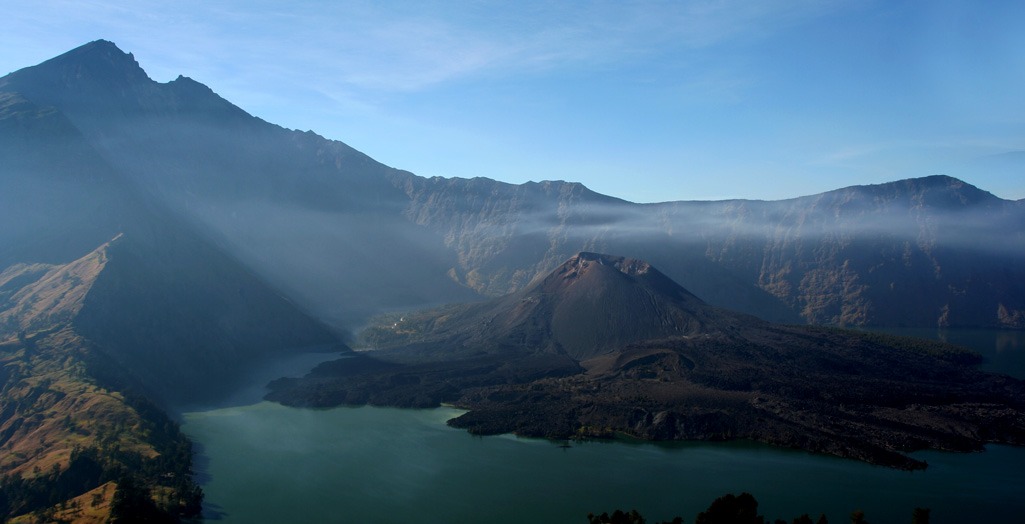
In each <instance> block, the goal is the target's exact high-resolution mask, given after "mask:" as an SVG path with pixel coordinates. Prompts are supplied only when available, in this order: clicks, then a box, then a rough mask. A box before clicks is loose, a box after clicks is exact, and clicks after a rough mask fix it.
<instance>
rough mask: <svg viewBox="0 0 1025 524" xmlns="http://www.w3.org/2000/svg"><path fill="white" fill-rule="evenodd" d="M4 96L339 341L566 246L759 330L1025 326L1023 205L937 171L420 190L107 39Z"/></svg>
mask: <svg viewBox="0 0 1025 524" xmlns="http://www.w3.org/2000/svg"><path fill="white" fill-rule="evenodd" d="M0 91H2V92H8V93H17V96H20V97H23V98H24V99H26V100H30V101H31V102H32V103H34V104H36V105H38V106H39V107H40V108H46V110H47V111H52V112H54V113H55V114H56V115H57V116H56V117H55V118H60V119H62V120H63V121H65V122H66V123H67V126H70V127H73V128H74V129H76V130H77V131H79V132H80V133H81V134H82V136H83V137H84V140H85V142H86V143H87V146H88V147H89V148H90V149H91V150H92V151H94V152H95V154H97V155H99V156H101V157H102V158H103V159H104V160H106V161H107V162H108V163H109V164H111V165H112V166H113V167H115V168H117V169H118V170H119V171H120V172H121V173H123V175H124V176H125V178H126V179H128V180H129V181H130V182H131V183H132V184H133V185H134V186H135V187H136V188H137V189H138V190H139V191H141V192H144V193H146V194H148V195H152V196H155V197H156V199H157V200H159V201H160V202H161V204H163V205H165V206H166V207H167V208H168V209H170V210H171V211H172V212H173V213H174V214H175V215H176V216H177V217H180V218H181V219H182V220H185V221H187V222H189V223H191V224H192V225H193V226H195V227H196V228H197V230H199V231H201V232H202V233H203V235H205V236H206V237H207V238H209V239H210V240H211V241H213V242H214V243H216V244H217V245H218V246H220V247H222V248H223V249H225V250H226V251H227V252H228V253H230V254H231V255H232V256H234V257H236V258H238V259H239V260H240V261H241V262H243V263H244V264H246V265H247V266H248V267H250V268H252V269H253V270H254V271H255V272H256V274H257V275H259V276H260V277H261V278H263V279H266V280H267V281H268V282H270V283H271V284H272V285H274V286H275V287H277V288H278V289H281V290H282V291H284V292H285V293H286V294H287V295H288V296H290V297H291V298H292V299H293V300H295V301H296V302H297V303H298V304H300V305H301V306H302V307H304V308H305V309H306V310H308V311H310V312H311V313H313V314H314V315H315V316H317V317H318V318H320V319H322V320H324V321H326V322H328V323H329V324H331V325H333V326H335V327H338V328H343V329H352V328H355V327H358V326H359V325H361V324H362V323H363V321H364V320H365V319H366V318H367V317H368V316H370V315H372V314H374V313H376V312H377V311H380V310H381V309H386V308H388V309H390V308H409V307H416V306H422V305H428V304H432V303H434V304H436V303H446V302H459V301H465V300H469V299H473V298H475V297H480V296H481V295H483V296H499V295H503V294H505V293H508V292H511V291H515V290H518V289H521V288H523V287H524V286H525V285H526V284H527V283H528V282H530V281H531V280H532V279H533V278H535V277H536V276H538V275H541V274H545V273H547V272H548V271H551V270H552V269H553V268H555V267H556V266H558V265H559V264H561V263H562V262H563V261H564V260H566V259H567V258H569V257H570V256H572V255H574V254H575V253H577V252H580V251H598V252H607V253H618V254H622V255H627V256H631V257H636V258H641V259H644V260H647V261H649V262H650V263H652V264H655V265H657V266H658V267H660V268H662V270H663V271H664V272H665V273H666V275H668V276H669V277H670V278H672V279H674V280H675V281H677V282H679V283H680V284H682V285H683V286H684V287H686V288H687V289H689V290H691V291H692V292H694V293H695V294H696V295H698V296H699V297H702V298H703V299H704V300H706V301H708V302H710V303H712V304H715V305H718V306H722V307H728V308H731V309H735V310H739V311H743V312H747V313H751V314H754V315H757V316H760V317H762V318H765V319H768V320H780V321H787V322H808V323H815V324H838V325H848V326H920V327H935V326H950V327H959V326H985V327H1013V328H1022V327H1025V226H1023V224H1025V202H1021V201H1007V200H1002V199H999V198H997V197H995V196H993V195H992V194H989V193H987V192H985V191H983V190H980V189H978V188H975V187H973V186H971V185H969V184H966V183H964V182H962V181H960V180H957V179H953V178H950V177H945V176H930V177H925V178H917V179H910V180H904V181H899V182H893V183H889V184H882V185H875V186H859V187H851V188H845V189H840V190H836V191H831V192H828V193H824V194H820V195H813V196H806V197H800V198H795V199H791V200H783V201H775V202H763V201H741V200H734V201H719V202H669V203H662V204H632V203H629V202H626V201H623V200H619V199H616V198H612V197H607V196H603V195H599V194H597V193H594V192H592V191H590V190H588V189H587V188H585V187H584V186H582V185H580V184H576V183H569V182H560V181H551V182H540V183H527V184H523V185H511V184H505V183H501V182H496V181H493V180H488V179H484V178H477V179H472V180H465V179H442V178H430V179H426V178H422V177H418V176H415V175H413V174H411V173H408V172H405V171H400V170H396V169H392V168H389V167H387V166H384V165H382V164H380V163H378V162H376V161H374V160H373V159H371V158H369V157H367V156H366V155H363V154H362V153H360V152H358V151H355V150H354V149H352V148H350V147H348V146H346V145H345V144H342V143H341V142H337V141H331V140H327V139H324V138H322V137H320V136H317V135H315V134H313V133H311V132H305V133H304V132H298V131H289V130H286V129H283V128H280V127H278V126H275V125H273V124H269V123H267V122H264V121H262V120H260V119H258V118H255V117H252V116H250V115H248V114H247V113H245V112H244V111H243V110H242V109H240V108H238V107H236V106H234V105H232V104H231V103H229V102H228V101H226V100H224V99H222V98H221V97H219V96H217V95H216V94H215V93H213V92H212V91H211V90H210V89H208V88H207V87H205V86H203V85H202V84H200V83H198V82H196V81H194V80H191V79H189V78H185V77H179V78H178V79H176V80H174V81H171V82H168V83H164V84H161V83H158V82H155V81H153V80H151V79H149V78H148V77H147V75H146V73H145V72H144V71H143V70H142V69H141V68H140V66H139V64H138V63H136V61H135V60H134V58H133V57H132V55H130V54H125V53H123V52H122V51H120V50H119V49H118V48H117V47H116V46H115V45H114V44H112V43H110V42H105V41H96V42H92V43H90V44H87V45H85V46H82V47H80V48H78V49H75V50H73V51H70V52H68V53H66V54H64V55H62V56H59V57H57V58H54V59H52V60H49V61H47V62H44V63H42V64H40V65H38V66H34V67H30V68H26V69H23V70H21V71H17V72H15V73H12V74H10V75H8V76H7V77H4V78H3V79H2V80H0ZM51 131H52V132H56V130H51ZM481 170H482V172H486V171H487V166H481ZM766 183H767V184H771V183H772V181H771V180H766ZM8 258H10V257H8ZM15 261H17V260H15Z"/></svg>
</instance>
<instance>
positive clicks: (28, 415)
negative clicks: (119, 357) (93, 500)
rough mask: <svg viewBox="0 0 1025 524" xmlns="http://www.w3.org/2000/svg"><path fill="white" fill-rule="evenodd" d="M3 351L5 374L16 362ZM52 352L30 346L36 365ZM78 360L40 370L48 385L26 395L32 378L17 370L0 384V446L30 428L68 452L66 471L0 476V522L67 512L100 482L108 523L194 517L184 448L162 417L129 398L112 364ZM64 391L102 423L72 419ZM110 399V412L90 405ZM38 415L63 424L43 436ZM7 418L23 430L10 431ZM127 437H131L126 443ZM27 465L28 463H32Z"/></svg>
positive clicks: (47, 346) (194, 494)
mask: <svg viewBox="0 0 1025 524" xmlns="http://www.w3.org/2000/svg"><path fill="white" fill-rule="evenodd" d="M2 348H3V350H4V353H5V355H6V356H7V359H6V362H7V366H6V368H7V369H11V368H12V367H14V364H15V361H12V360H9V359H10V357H11V356H15V357H17V349H18V348H17V346H16V345H15V344H6V345H3V346H2ZM58 349H62V348H60V347H56V346H55V345H54V342H52V341H49V340H46V339H45V338H44V339H43V340H41V341H39V344H38V345H37V351H40V352H42V353H43V354H42V355H37V357H36V358H37V359H38V358H40V357H42V358H43V359H44V360H46V361H48V362H49V361H50V360H49V359H45V357H46V353H47V352H51V351H56V350H58ZM63 349H67V348H63ZM23 351H24V350H23ZM12 353H13V355H12ZM84 355H85V358H84V359H83V360H79V359H80V358H82V356H83V353H82V352H78V351H73V352H72V353H71V354H68V355H67V357H70V358H66V359H65V360H64V367H62V368H59V369H53V368H50V369H48V370H46V374H47V376H48V377H54V378H47V379H45V380H44V381H43V382H41V383H37V385H35V386H33V387H32V388H31V389H30V390H29V391H28V392H27V394H25V389H24V387H25V386H26V382H28V381H31V379H32V378H33V377H32V376H31V374H29V376H21V372H20V370H23V369H26V368H25V367H18V368H16V369H19V372H16V373H12V374H11V375H13V376H8V377H7V380H6V381H5V382H4V387H3V389H2V393H0V401H2V402H0V404H2V405H4V406H7V409H6V410H5V411H6V415H5V416H4V419H5V420H0V423H3V425H4V426H6V427H7V428H8V429H7V431H5V435H4V438H3V439H2V440H3V442H0V444H10V445H12V446H13V445H14V444H15V442H14V441H12V440H10V439H11V438H12V437H15V438H17V436H18V430H19V429H23V428H24V426H25V425H27V424H34V425H36V426H39V427H40V432H43V433H44V434H45V435H46V436H44V437H42V438H43V439H44V440H45V439H50V440H52V441H53V442H52V443H51V447H58V446H71V449H70V453H69V456H68V459H67V461H66V463H62V462H60V461H58V462H53V463H52V465H51V467H50V468H49V469H47V470H46V471H42V470H41V469H40V468H39V466H34V467H33V469H32V470H31V473H21V472H19V471H18V470H15V472H14V473H11V474H5V475H3V476H0V516H2V517H3V518H5V519H6V518H12V517H15V516H18V515H25V514H36V515H38V516H40V517H42V518H44V519H46V518H51V517H53V514H54V511H55V510H56V509H57V508H60V509H63V510H65V511H69V510H70V509H71V508H69V507H67V504H66V501H68V500H70V499H72V498H74V497H77V496H79V495H82V494H84V493H88V492H90V491H92V490H95V489H97V488H99V487H101V486H102V485H104V484H105V483H107V482H115V483H117V490H116V491H115V497H114V500H113V504H112V505H111V512H112V513H111V517H112V518H114V515H115V514H116V515H119V516H120V517H119V518H120V520H116V519H115V521H118V522H175V521H177V520H178V519H180V518H183V517H192V516H196V515H198V514H199V512H200V510H201V503H202V498H203V494H202V490H201V489H200V488H199V486H198V485H197V484H196V483H195V481H194V480H193V477H192V471H191V464H192V444H191V442H190V441H189V440H188V438H186V437H185V435H183V434H182V433H181V432H180V430H179V428H178V424H177V423H176V422H174V421H173V420H171V419H170V418H169V417H168V416H167V415H166V414H165V412H164V411H163V410H162V409H160V408H159V407H157V406H156V405H155V404H153V402H152V401H150V400H148V399H147V398H146V397H145V396H143V395H141V394H139V393H137V392H136V390H135V389H134V388H133V386H132V385H131V384H130V383H129V382H128V381H127V380H125V378H124V377H125V376H126V375H125V373H124V370H123V369H120V368H119V366H118V365H117V364H116V363H114V362H113V361H112V360H110V359H109V358H105V357H103V356H102V355H100V354H96V353H92V354H88V353H84ZM21 358H22V362H24V361H25V360H28V362H27V364H28V366H30V367H29V368H28V369H31V366H33V365H35V364H34V363H33V361H37V360H36V359H33V358H27V359H26V358H25V354H24V353H22V357H21ZM79 364H85V367H86V368H87V369H88V370H89V372H90V374H89V375H87V376H82V375H77V376H76V373H74V371H73V370H74V368H75V367H76V366H77V365H79ZM86 377H89V378H86ZM105 378H107V379H112V380H109V381H108V380H104V379H105ZM69 390H74V391H76V393H75V395H76V396H77V397H78V398H77V401H78V402H81V403H82V405H90V406H94V407H91V408H89V411H93V412H96V413H98V414H99V413H102V414H103V417H104V419H105V421H106V422H107V423H106V424H95V423H93V421H91V420H86V419H82V418H80V415H79V414H77V413H70V412H66V411H65V410H67V409H68V407H67V405H65V404H62V403H61V401H63V400H65V399H67V398H68V394H67V393H66V392H67V391H69ZM112 395H117V397H118V398H119V399H120V402H118V403H117V404H116V405H113V406H103V405H96V404H93V403H91V402H90V398H91V397H95V396H107V397H110V396H112ZM40 411H43V412H46V411H50V412H56V413H58V415H52V417H54V418H57V417H63V421H62V422H61V423H60V424H59V426H58V427H55V428H47V427H46V426H45V425H41V424H40V421H39V418H38V415H34V414H35V413H40ZM61 413H63V414H61ZM9 417H10V418H9ZM11 418H13V419H14V420H17V421H24V422H20V423H18V422H15V423H11V422H12V420H11ZM129 426H131V427H132V429H128V427H129ZM128 434H132V435H136V436H137V437H132V438H126V436H127V435H128ZM138 439H141V441H140V440H138ZM140 444H141V446H140ZM9 449H12V450H13V449H20V448H14V447H9ZM41 449H43V450H45V449H46V448H45V447H44V448H41ZM28 459H29V461H31V460H32V457H28ZM30 463H31V462H28V463H26V464H30Z"/></svg>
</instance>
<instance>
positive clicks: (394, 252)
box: [0, 40, 475, 327]
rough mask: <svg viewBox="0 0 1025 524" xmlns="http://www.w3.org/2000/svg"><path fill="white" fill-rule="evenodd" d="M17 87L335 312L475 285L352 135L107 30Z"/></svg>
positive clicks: (360, 313)
mask: <svg viewBox="0 0 1025 524" xmlns="http://www.w3.org/2000/svg"><path fill="white" fill-rule="evenodd" d="M5 86H6V87H5ZM4 89H10V90H14V91H18V92H20V93H22V94H23V95H24V96H25V97H26V98H29V99H31V100H32V101H33V102H36V103H38V104H41V105H45V106H54V107H57V108H59V109H60V110H61V112H62V113H63V114H65V115H67V117H68V119H69V120H70V121H71V122H73V123H74V125H75V126H76V127H77V128H78V129H81V130H82V132H83V133H84V135H85V136H86V137H87V138H88V140H89V141H90V143H91V144H93V145H94V146H95V147H96V149H97V150H98V151H99V152H100V153H101V154H102V155H103V156H104V158H105V159H106V160H107V161H108V162H109V163H110V164H112V165H113V166H115V167H117V168H118V169H119V170H120V171H121V172H123V173H124V174H125V175H126V176H127V177H128V178H129V179H130V180H132V181H133V183H134V184H135V185H137V186H138V187H140V188H142V189H143V190H144V191H145V192H147V193H152V194H154V195H157V196H158V197H159V198H160V199H161V200H162V202H163V203H164V204H165V205H167V206H168V208H169V209H171V210H173V211H175V212H176V213H177V214H178V215H179V216H181V217H184V218H185V219H186V220H188V221H189V222H191V223H192V225H194V226H196V227H197V229H198V230H199V231H201V232H202V233H203V234H204V235H206V236H207V237H209V238H211V239H212V240H214V241H215V242H217V243H218V244H219V245H220V246H222V247H227V248H229V249H230V250H231V252H232V254H233V256H235V257H238V258H239V259H240V260H241V261H242V262H243V263H245V264H246V265H247V266H249V267H252V268H254V269H255V270H256V271H258V272H259V273H260V275H261V277H262V278H265V279H267V280H268V281H270V282H271V283H272V284H273V285H275V286H276V287H278V288H280V289H282V290H284V291H285V292H286V293H288V295H289V296H290V297H292V298H294V299H295V300H297V301H299V302H300V303H301V304H302V305H303V306H304V307H306V308H307V309H309V310H312V311H315V312H317V313H318V314H319V316H320V317H321V318H323V319H326V320H328V321H331V322H333V323H334V324H336V325H342V326H343V327H349V325H350V324H353V323H356V322H358V321H359V319H361V318H365V317H366V316H367V315H368V314H373V313H376V312H377V311H378V310H379V309H380V308H387V307H396V306H406V307H408V306H409V305H411V304H417V305H423V304H429V303H437V302H451V301H457V300H466V299H470V298H474V297H475V294H474V293H473V292H472V291H469V290H468V289H466V288H464V287H462V286H460V285H458V284H456V283H455V282H453V281H452V280H451V279H449V278H448V277H447V276H446V272H447V271H448V270H449V269H450V268H451V267H452V266H453V265H454V259H453V257H452V254H451V252H449V251H448V250H447V249H445V248H444V246H443V245H442V242H441V239H440V238H439V237H437V236H436V235H434V234H432V233H430V232H428V231H426V230H424V229H423V228H418V227H416V226H414V225H412V224H410V223H409V221H408V220H406V219H405V218H404V217H402V216H401V212H400V211H401V209H402V208H403V207H404V205H405V197H404V195H403V194H402V193H401V192H400V191H399V190H397V189H396V188H394V187H393V186H392V185H391V184H390V183H389V182H388V179H387V174H388V173H390V172H392V171H394V170H392V169H391V168H388V167H386V166H384V165H382V164H379V163H377V162H375V161H374V160H372V159H370V158H369V157H367V156H366V155H363V154H362V153H360V152H358V151H356V150H354V149H352V148H351V147H348V146H346V145H345V144H342V143H340V142H333V141H328V140H325V139H323V138H322V137H319V136H317V135H315V134H314V133H312V132H306V133H303V132H298V131H291V130H286V129H283V128H280V127H278V126H275V125H272V124H269V123H267V122H264V121H262V120H260V119H258V118H255V117H253V116H251V115H249V114H247V113H245V112H244V111H243V110H241V109H239V108H238V107H236V106H234V105H232V104H231V103H230V102H228V101H226V100H224V99H222V98H221V97H219V96H217V95H216V94H215V93H214V92H213V91H211V90H210V89H209V88H208V87H206V86H204V85H202V84H200V83H198V82H195V81H193V80H191V79H188V78H184V77H179V78H178V79H175V80H173V81H171V82H167V83H158V82H155V81H153V80H151V79H150V78H149V77H148V76H147V75H146V73H145V72H144V71H143V70H142V69H141V68H140V67H139V64H138V63H137V62H136V61H135V59H134V57H132V55H130V54H126V53H123V52H122V51H121V50H119V49H118V48H117V47H116V46H114V44H112V43H110V42H105V41H102V40H101V41H96V42H92V43H90V44H86V45H84V46H82V47H80V48H77V49H75V50H72V51H70V52H68V53H66V54H64V55H61V56H59V57H57V58H54V59H52V60H49V61H47V62H44V63H42V64H39V65H37V66H34V67H30V68H26V69H23V70H20V71H17V72H15V73H12V74H10V75H8V76H7V77H4V78H3V79H0V91H2V90H4Z"/></svg>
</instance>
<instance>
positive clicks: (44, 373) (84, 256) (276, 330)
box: [0, 68, 337, 520]
mask: <svg viewBox="0 0 1025 524" xmlns="http://www.w3.org/2000/svg"><path fill="white" fill-rule="evenodd" d="M88 72H89V70H88V68H85V69H83V70H82V71H81V72H80V73H74V72H71V73H68V78H71V79H74V78H78V76H76V75H79V74H81V75H84V74H87V73H88ZM73 73H74V74H73ZM129 80H131V77H129ZM57 85H61V84H57ZM10 87H11V86H10V85H8V84H4V87H2V88H0V158H2V159H3V161H2V162H0V187H2V188H3V190H2V191H0V224H2V227H0V447H2V448H3V451H2V452H0V456H2V457H3V458H2V459H0V492H2V495H0V520H6V519H7V518H9V517H14V516H17V515H19V514H22V513H28V512H31V511H39V510H44V509H46V508H49V507H51V506H53V505H54V504H56V503H57V502H60V501H65V500H69V499H72V498H75V497H79V496H83V497H86V498H89V497H92V496H93V495H96V496H98V497H100V498H101V499H102V498H103V497H106V499H105V502H104V505H103V508H107V509H109V506H110V504H111V497H112V493H113V491H114V490H113V488H112V487H111V486H110V485H108V484H107V483H108V481H111V480H118V481H121V480H123V479H122V478H121V477H124V476H125V475H126V473H125V472H130V475H131V476H132V477H133V478H134V480H135V481H136V482H140V483H143V485H145V486H147V489H155V490H158V491H160V492H161V493H166V494H167V496H166V497H164V496H163V495H162V498H161V500H160V501H158V505H159V507H156V506H153V507H152V510H153V512H160V513H164V514H165V516H168V515H170V516H188V515H192V514H195V512H197V511H198V510H199V500H200V499H201V494H200V492H199V491H198V490H197V488H196V486H195V484H194V483H193V482H192V480H191V471H190V464H191V460H192V452H191V448H190V444H189V442H188V440H187V439H186V438H185V437H184V436H183V435H182V434H181V433H180V432H179V431H178V428H177V425H176V424H175V423H174V422H173V421H171V420H169V419H168V417H167V415H165V414H164V413H163V411H162V410H161V408H160V407H158V405H159V404H163V405H167V404H176V405H180V403H184V402H200V401H209V400H210V399H215V398H220V397H221V396H222V395H224V394H226V393H228V392H230V391H232V390H233V389H234V388H235V387H236V386H237V385H236V384H235V381H237V380H239V379H240V377H241V376H242V375H243V374H244V371H245V369H246V368H247V367H248V366H250V365H253V364H255V363H257V362H258V361H260V360H261V359H263V358H265V357H269V356H272V355H276V354H281V353H283V352H289V351H295V350H296V349H297V348H300V347H304V346H306V347H308V346H311V345H326V344H336V343H337V342H336V341H337V339H336V336H335V334H333V333H332V332H331V331H330V330H328V329H327V328H326V327H325V326H323V325H322V324H321V323H319V322H318V321H316V320H314V319H313V318H311V317H309V316H307V315H306V314H305V313H304V312H303V311H301V310H300V309H299V308H297V307H296V306H295V305H294V304H293V303H291V302H290V301H289V300H287V299H286V298H284V297H283V296H281V294H279V292H277V291H276V290H274V289H273V288H271V287H270V286H268V285H267V284H266V283H265V282H264V281H263V280H262V279H261V278H259V277H257V276H256V275H254V274H253V273H252V272H251V271H250V270H249V269H247V268H246V267H244V266H243V265H241V264H240V263H239V262H238V260H237V259H235V258H234V257H232V256H230V255H227V254H226V253H225V252H224V251H222V250H221V249H219V248H218V247H216V246H215V245H214V244H212V243H211V242H210V241H209V240H207V239H206V238H205V237H204V236H203V235H200V234H198V233H197V231H196V228H195V226H194V225H193V224H190V223H189V222H188V221H187V220H186V219H183V218H182V217H181V216H179V215H176V214H175V213H173V212H171V211H169V210H168V209H167V207H166V204H164V203H162V202H160V201H159V200H158V199H154V198H153V197H152V195H151V194H149V193H147V192H146V190H144V189H143V188H141V187H140V186H139V185H137V184H135V183H134V181H132V180H131V179H129V178H127V177H125V176H124V174H123V172H121V171H120V170H119V169H117V168H116V167H114V166H112V165H111V163H110V162H109V161H108V160H107V159H106V158H105V157H104V156H103V155H102V154H101V153H100V152H98V150H97V149H96V147H95V145H94V143H92V142H90V141H89V140H88V139H87V138H86V137H85V136H84V134H83V133H81V132H80V130H79V129H78V127H77V126H76V124H75V123H74V122H73V121H72V120H71V119H70V118H68V117H67V116H66V115H65V114H63V113H62V112H61V111H60V110H58V109H56V108H54V107H49V106H42V105H39V104H38V103H36V102H34V101H32V100H29V99H28V98H26V97H24V96H22V95H21V94H20V93H18V92H11V91H5V89H9V88H10ZM107 109H109V107H108V108H107ZM96 511H100V512H102V511H105V510H104V509H102V508H101V509H97V510H96ZM101 516H102V515H101ZM68 518H69V519H71V517H68Z"/></svg>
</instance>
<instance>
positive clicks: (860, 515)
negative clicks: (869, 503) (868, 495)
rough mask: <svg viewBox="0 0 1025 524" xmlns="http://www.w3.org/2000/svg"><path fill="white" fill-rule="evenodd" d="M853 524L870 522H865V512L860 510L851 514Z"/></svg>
mask: <svg viewBox="0 0 1025 524" xmlns="http://www.w3.org/2000/svg"><path fill="white" fill-rule="evenodd" d="M851 524H868V521H867V520H865V512H864V511H861V510H860V509H859V510H855V511H854V512H853V513H851Z"/></svg>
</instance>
